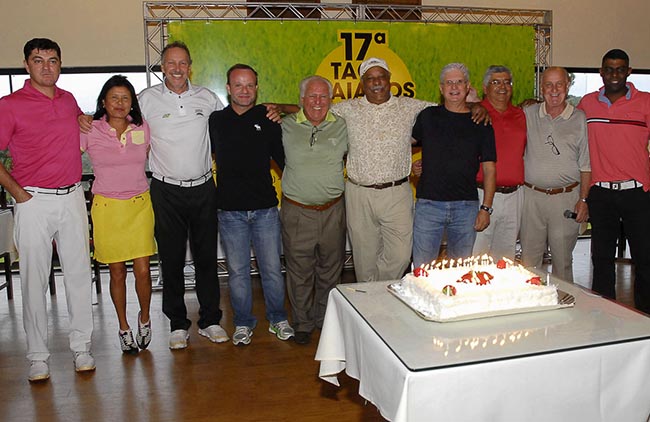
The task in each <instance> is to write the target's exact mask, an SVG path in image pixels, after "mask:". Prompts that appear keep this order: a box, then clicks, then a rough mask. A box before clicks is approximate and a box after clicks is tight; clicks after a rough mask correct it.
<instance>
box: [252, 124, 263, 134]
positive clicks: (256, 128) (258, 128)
mask: <svg viewBox="0 0 650 422" xmlns="http://www.w3.org/2000/svg"><path fill="white" fill-rule="evenodd" d="M253 127H254V128H255V130H256V131H258V132H261V131H262V126H260V125H258V124H254V125H253Z"/></svg>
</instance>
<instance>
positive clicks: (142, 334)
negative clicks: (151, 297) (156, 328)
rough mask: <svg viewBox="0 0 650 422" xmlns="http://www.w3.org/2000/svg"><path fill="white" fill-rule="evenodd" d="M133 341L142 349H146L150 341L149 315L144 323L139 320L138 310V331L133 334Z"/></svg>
mask: <svg viewBox="0 0 650 422" xmlns="http://www.w3.org/2000/svg"><path fill="white" fill-rule="evenodd" d="M135 341H137V342H138V347H139V348H141V349H142V350H144V349H146V348H147V346H149V343H150V342H151V316H150V317H149V321H147V323H146V324H143V323H142V322H140V313H139V312H138V332H137V333H136V335H135Z"/></svg>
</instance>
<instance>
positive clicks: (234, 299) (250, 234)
mask: <svg viewBox="0 0 650 422" xmlns="http://www.w3.org/2000/svg"><path fill="white" fill-rule="evenodd" d="M218 216H219V234H220V235H221V243H222V244H223V247H224V251H225V252H226V263H227V265H228V285H229V286H230V302H231V304H232V309H233V312H234V314H235V315H234V318H233V320H234V323H235V326H240V325H243V326H246V327H250V328H254V327H255V325H257V319H256V318H255V316H254V315H253V313H252V308H253V290H252V286H251V274H250V272H251V252H250V251H251V244H252V246H253V249H254V251H255V257H256V260H257V266H258V269H259V271H260V276H261V278H262V288H263V290H264V303H265V305H266V318H267V319H268V320H269V321H270V322H271V323H276V322H279V321H284V320H286V319H287V312H286V311H285V309H284V297H285V296H284V290H285V287H284V278H283V277H282V267H281V263H280V254H281V245H282V242H281V240H280V217H279V215H278V209H277V208H276V207H273V208H266V209H261V210H254V211H223V210H219V211H218Z"/></svg>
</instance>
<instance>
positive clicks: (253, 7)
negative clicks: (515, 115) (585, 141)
mask: <svg viewBox="0 0 650 422" xmlns="http://www.w3.org/2000/svg"><path fill="white" fill-rule="evenodd" d="M143 16H144V41H145V64H146V68H147V84H148V85H149V86H150V85H151V76H152V75H154V77H155V78H156V79H158V80H159V81H160V77H159V76H158V75H157V74H156V73H154V70H155V69H158V68H159V66H160V60H161V57H160V53H161V51H162V49H163V47H164V46H165V44H166V42H167V38H168V34H167V24H168V23H169V22H175V21H206V22H207V21H218V20H243V21H247V20H313V21H324V20H327V21H329V20H349V21H379V22H395V21H404V22H423V23H455V24H494V25H518V26H532V27H533V28H534V29H535V82H536V83H535V93H536V94H537V92H538V87H539V77H540V75H541V72H542V71H543V70H544V69H545V68H547V67H548V66H550V64H551V41H552V20H553V15H552V12H551V11H550V10H530V9H491V8H476V7H472V8H470V7H450V6H402V5H377V4H338V3H263V2H260V3H252V2H251V3H246V2H144V3H143ZM160 82H162V81H160ZM156 83H157V82H156Z"/></svg>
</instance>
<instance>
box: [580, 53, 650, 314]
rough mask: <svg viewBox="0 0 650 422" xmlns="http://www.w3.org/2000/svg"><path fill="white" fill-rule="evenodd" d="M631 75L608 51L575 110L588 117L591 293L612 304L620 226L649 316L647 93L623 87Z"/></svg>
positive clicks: (638, 296) (637, 299) (638, 297)
mask: <svg viewBox="0 0 650 422" xmlns="http://www.w3.org/2000/svg"><path fill="white" fill-rule="evenodd" d="M630 73H632V68H631V67H630V58H629V57H628V55H627V53H626V52H625V51H623V50H619V49H614V50H610V51H608V52H607V53H606V54H605V56H604V57H603V60H602V63H601V68H600V76H601V77H602V79H603V87H602V88H601V89H600V90H599V91H596V92H593V93H591V94H588V95H585V96H584V97H583V98H582V101H580V104H579V105H578V108H579V109H581V110H583V111H584V112H585V114H586V115H587V130H588V132H589V152H590V155H591V171H592V177H591V182H592V186H591V189H590V190H589V197H588V198H587V203H588V204H589V215H590V217H591V262H592V263H593V264H594V270H593V285H592V289H593V290H594V291H596V292H598V293H600V294H602V295H603V296H605V297H608V298H611V299H616V272H615V265H614V264H615V259H616V241H617V239H618V236H619V234H620V224H621V223H620V222H621V221H622V222H623V226H624V229H625V237H626V238H627V241H628V242H629V243H630V254H631V255H632V261H634V304H635V307H636V308H637V309H639V310H641V311H643V312H646V313H650V253H649V251H650V193H649V192H648V191H650V160H649V159H648V140H649V139H650V94H649V93H647V92H642V91H638V90H637V89H636V88H635V87H634V85H633V84H632V83H630V82H627V77H628V76H630Z"/></svg>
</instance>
